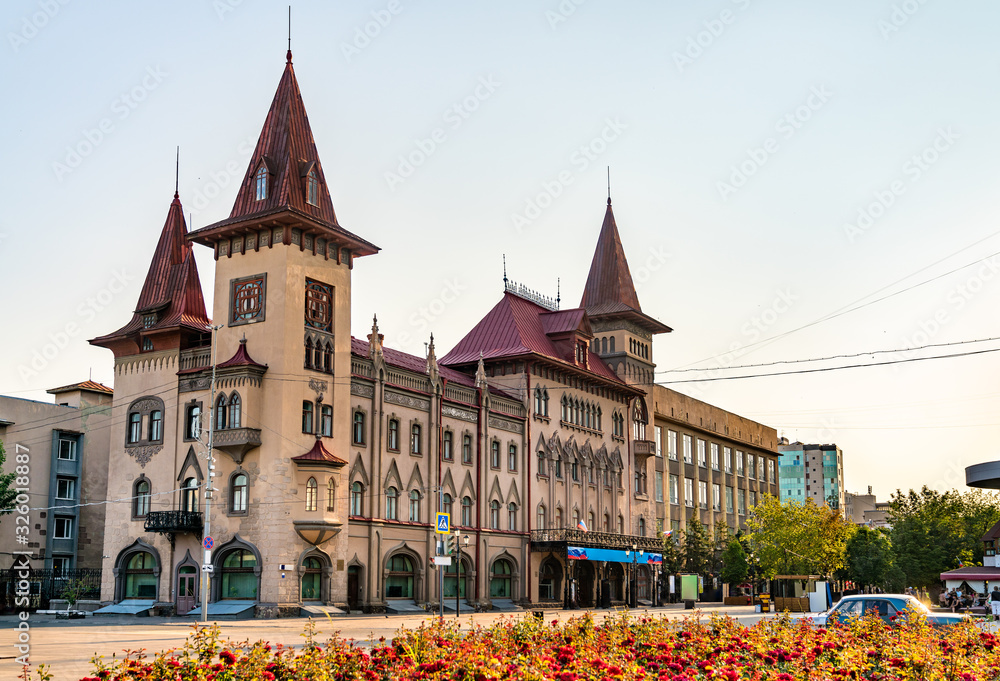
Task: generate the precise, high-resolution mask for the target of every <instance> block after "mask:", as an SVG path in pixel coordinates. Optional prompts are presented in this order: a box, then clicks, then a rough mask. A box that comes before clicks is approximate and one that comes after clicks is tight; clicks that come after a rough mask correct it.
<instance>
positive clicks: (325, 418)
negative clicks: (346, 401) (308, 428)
mask: <svg viewBox="0 0 1000 681" xmlns="http://www.w3.org/2000/svg"><path fill="white" fill-rule="evenodd" d="M319 432H320V434H322V435H323V437H333V407H332V406H330V405H329V404H324V405H322V406H321V407H320V409H319Z"/></svg>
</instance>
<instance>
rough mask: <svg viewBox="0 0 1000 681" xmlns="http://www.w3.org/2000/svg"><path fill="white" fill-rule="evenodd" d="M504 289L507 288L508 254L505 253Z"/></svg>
mask: <svg viewBox="0 0 1000 681" xmlns="http://www.w3.org/2000/svg"><path fill="white" fill-rule="evenodd" d="M503 289H504V290H505V291H506V290H507V254H506V253H504V254H503Z"/></svg>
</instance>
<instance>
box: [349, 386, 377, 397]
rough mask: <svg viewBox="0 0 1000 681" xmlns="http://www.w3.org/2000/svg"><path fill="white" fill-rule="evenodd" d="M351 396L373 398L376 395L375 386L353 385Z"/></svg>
mask: <svg viewBox="0 0 1000 681" xmlns="http://www.w3.org/2000/svg"><path fill="white" fill-rule="evenodd" d="M351 394H352V395H357V396H358V397H372V396H373V395H374V394H375V388H374V386H370V385H362V384H360V383H351Z"/></svg>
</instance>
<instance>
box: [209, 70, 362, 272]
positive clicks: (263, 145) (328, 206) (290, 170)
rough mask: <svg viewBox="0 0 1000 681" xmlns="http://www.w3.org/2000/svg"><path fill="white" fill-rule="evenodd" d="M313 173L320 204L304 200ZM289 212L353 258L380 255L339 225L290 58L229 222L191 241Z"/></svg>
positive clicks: (215, 224) (216, 225) (218, 225)
mask: <svg viewBox="0 0 1000 681" xmlns="http://www.w3.org/2000/svg"><path fill="white" fill-rule="evenodd" d="M261 164H263V165H264V166H265V167H266V168H267V170H268V189H267V197H266V198H264V199H261V200H259V201H258V200H257V194H256V184H257V183H256V174H257V170H258V169H259V168H260V166H261ZM313 170H314V171H315V172H316V175H317V177H318V179H319V191H318V196H317V200H318V204H317V205H313V204H311V203H309V202H308V201H306V178H307V176H308V174H309V172H310V171H313ZM285 212H290V213H292V214H294V215H296V216H299V217H305V218H306V219H307V226H309V224H312V225H314V226H317V227H321V228H323V231H324V232H332V233H333V234H332V235H330V236H332V237H333V238H334V239H335V240H336V237H337V236H340V237H341V239H340V241H341V242H342V243H345V244H349V245H350V247H351V248H352V250H353V252H354V253H355V255H371V254H373V253H377V252H378V250H379V249H378V247H377V246H375V245H373V244H371V243H369V242H367V241H365V240H364V239H362V238H360V237H358V236H356V235H354V234H352V233H351V232H349V231H347V230H346V229H344V228H342V227H341V226H340V224H339V223H338V222H337V215H336V213H335V212H334V210H333V201H332V199H331V198H330V189H329V187H328V186H327V184H326V177H325V175H324V174H323V164H322V163H320V160H319V152H318V151H317V150H316V140H315V139H314V138H313V134H312V128H311V127H310V126H309V116H308V115H307V114H306V107H305V105H304V104H303V102H302V94H301V92H299V84H298V81H297V80H296V79H295V70H294V69H293V68H292V62H291V56H290V55H289V59H288V60H287V62H286V64H285V71H284V73H282V75H281V80H280V81H279V83H278V89H277V91H276V92H275V93H274V99H273V100H272V101H271V107H270V109H268V112H267V117H266V118H265V119H264V127H263V128H262V129H261V131H260V137H259V138H258V139H257V146H256V148H255V149H254V152H253V155H252V156H251V157H250V164H249V165H248V166H247V171H246V175H244V177H243V183H242V184H241V185H240V189H239V192H238V193H237V194H236V201H235V203H234V204H233V210H232V212H231V213H230V215H229V218H227V219H226V220H222V221H220V222H216V223H214V224H211V225H208V226H207V227H202V228H201V229H199V230H196V231H194V232H192V233H191V238H192V239H193V240H195V241H198V242H199V243H205V244H210V243H211V240H210V239H205V237H207V236H208V233H209V232H216V231H219V230H220V229H224V228H227V227H235V226H237V225H239V224H240V223H243V222H253V221H258V220H261V219H263V218H266V217H269V216H274V215H276V214H281V213H285ZM299 221H300V222H301V220H299Z"/></svg>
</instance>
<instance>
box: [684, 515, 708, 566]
mask: <svg viewBox="0 0 1000 681" xmlns="http://www.w3.org/2000/svg"><path fill="white" fill-rule="evenodd" d="M713 553H714V547H713V545H712V538H711V537H710V536H709V534H708V531H707V530H706V529H705V526H704V525H702V524H701V521H700V520H699V519H698V518H697V517H692V518H691V519H690V520H688V522H687V527H686V528H685V530H684V550H683V555H684V569H685V570H686V571H687V572H689V573H691V574H696V575H702V576H703V577H704V576H707V575H708V574H709V573H710V572H711V571H712V556H713Z"/></svg>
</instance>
